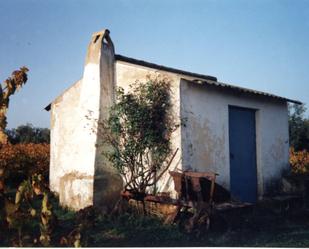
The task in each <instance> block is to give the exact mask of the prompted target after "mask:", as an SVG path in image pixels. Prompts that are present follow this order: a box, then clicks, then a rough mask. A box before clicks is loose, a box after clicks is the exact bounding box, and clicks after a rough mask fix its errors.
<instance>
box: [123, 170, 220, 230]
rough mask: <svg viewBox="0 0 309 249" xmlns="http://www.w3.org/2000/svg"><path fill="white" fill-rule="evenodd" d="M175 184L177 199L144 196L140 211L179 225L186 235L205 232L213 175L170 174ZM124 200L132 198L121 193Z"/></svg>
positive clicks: (163, 196)
mask: <svg viewBox="0 0 309 249" xmlns="http://www.w3.org/2000/svg"><path fill="white" fill-rule="evenodd" d="M169 173H170V175H171V177H172V178H173V181H174V186H175V191H176V193H177V197H176V198H171V197H170V196H168V195H166V194H163V193H161V194H158V195H146V196H145V197H143V198H142V202H143V208H144V210H145V207H146V209H147V212H149V213H152V214H157V215H159V216H161V217H163V218H164V219H165V223H178V224H179V225H180V227H181V228H183V229H184V230H185V231H187V232H192V231H194V230H201V229H208V228H209V225H210V217H211V215H212V213H213V211H214V202H213V195H214V190H215V181H216V174H215V173H210V172H203V173H201V172H192V171H180V170H179V171H170V172H169ZM123 196H124V197H126V198H127V199H135V200H137V199H139V200H137V201H141V199H140V198H135V197H134V195H132V194H130V193H127V192H126V193H123Z"/></svg>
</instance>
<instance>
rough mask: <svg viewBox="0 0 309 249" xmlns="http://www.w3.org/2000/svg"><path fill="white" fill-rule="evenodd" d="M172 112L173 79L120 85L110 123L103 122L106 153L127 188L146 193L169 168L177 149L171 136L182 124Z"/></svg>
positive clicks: (152, 79)
mask: <svg viewBox="0 0 309 249" xmlns="http://www.w3.org/2000/svg"><path fill="white" fill-rule="evenodd" d="M174 120H175V119H174V117H173V115H172V114H171V98H170V81H169V80H168V79H167V78H164V77H161V76H158V77H156V78H150V77H148V78H147V81H146V82H145V83H142V82H136V83H135V84H134V85H130V91H129V92H128V93H125V92H124V90H123V89H122V88H119V89H118V91H117V96H116V103H115V104H114V105H113V106H112V108H111V109H110V116H109V119H108V120H107V121H106V122H103V123H102V124H100V127H101V128H102V132H100V134H101V135H102V136H103V140H104V141H105V144H107V145H108V146H109V149H108V150H106V152H105V153H104V155H105V156H106V157H107V158H108V160H109V161H110V162H111V163H112V164H113V166H114V167H115V168H116V169H117V170H118V172H119V173H120V174H121V175H122V177H123V179H124V182H125V186H124V190H127V191H129V192H131V193H138V194H145V193H146V189H147V188H148V187H153V188H154V189H155V184H156V182H157V181H158V179H159V178H160V177H161V176H162V175H163V173H164V172H165V171H166V170H167V169H168V167H169V165H170V163H171V161H172V159H173V158H174V156H175V154H176V152H177V150H176V152H173V151H171V147H170V139H171V135H172V133H173V132H174V131H175V130H176V129H177V127H178V126H179V125H178V124H176V123H175V121H174Z"/></svg>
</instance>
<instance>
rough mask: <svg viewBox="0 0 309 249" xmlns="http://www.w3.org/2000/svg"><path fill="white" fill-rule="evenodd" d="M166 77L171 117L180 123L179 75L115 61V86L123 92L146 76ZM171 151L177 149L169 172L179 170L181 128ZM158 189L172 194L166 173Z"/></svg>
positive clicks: (173, 140) (169, 179) (171, 187)
mask: <svg viewBox="0 0 309 249" xmlns="http://www.w3.org/2000/svg"><path fill="white" fill-rule="evenodd" d="M147 75H149V76H153V77H155V76H158V75H162V76H166V77H168V79H170V80H171V93H172V96H171V98H172V103H173V106H172V111H171V113H172V115H173V116H174V119H175V123H178V124H179V123H180V118H179V117H180V105H179V103H180V101H179V98H180V95H179V94H180V92H179V83H180V75H177V74H174V73H168V72H165V71H160V70H155V69H151V68H146V67H142V66H138V65H134V64H130V63H126V62H121V61H117V62H116V85H117V87H122V88H123V89H124V90H125V91H128V90H129V85H130V84H134V82H136V81H137V80H138V81H140V82H145V81H146V76H147ZM171 144H172V151H175V150H176V149H177V148H179V151H178V153H177V154H176V157H175V158H174V160H173V162H172V164H171V166H170V168H169V170H174V169H176V168H179V169H181V128H178V129H177V130H176V131H175V132H174V133H173V135H172V139H171ZM157 186H158V187H159V189H158V191H159V192H172V193H173V190H174V185H173V181H172V179H171V177H170V176H169V173H168V172H167V173H166V174H165V175H164V176H163V177H162V178H161V181H160V182H159V183H158V185H157Z"/></svg>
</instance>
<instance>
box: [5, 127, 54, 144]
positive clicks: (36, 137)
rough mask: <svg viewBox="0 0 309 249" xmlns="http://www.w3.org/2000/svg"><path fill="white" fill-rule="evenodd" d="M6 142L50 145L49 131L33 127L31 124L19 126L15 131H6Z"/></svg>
mask: <svg viewBox="0 0 309 249" xmlns="http://www.w3.org/2000/svg"><path fill="white" fill-rule="evenodd" d="M6 134H7V136H8V141H9V142H10V143H11V144H18V143H35V144H39V143H50V130H49V129H47V128H38V127H33V125H32V124H26V125H20V126H18V127H17V128H16V129H10V130H6Z"/></svg>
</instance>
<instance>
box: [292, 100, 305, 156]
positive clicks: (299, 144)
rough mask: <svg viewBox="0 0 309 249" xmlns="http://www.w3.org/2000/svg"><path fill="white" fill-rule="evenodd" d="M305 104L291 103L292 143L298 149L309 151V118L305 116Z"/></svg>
mask: <svg viewBox="0 0 309 249" xmlns="http://www.w3.org/2000/svg"><path fill="white" fill-rule="evenodd" d="M305 112H306V107H305V106H304V105H296V104H294V105H289V136H290V145H291V147H293V148H294V149H295V150H296V151H299V150H304V149H305V150H307V151H309V119H308V118H305V117H304V114H305Z"/></svg>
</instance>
